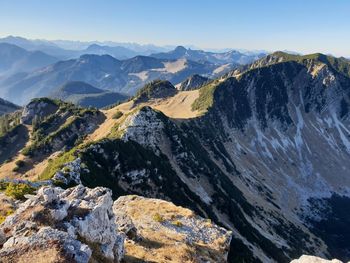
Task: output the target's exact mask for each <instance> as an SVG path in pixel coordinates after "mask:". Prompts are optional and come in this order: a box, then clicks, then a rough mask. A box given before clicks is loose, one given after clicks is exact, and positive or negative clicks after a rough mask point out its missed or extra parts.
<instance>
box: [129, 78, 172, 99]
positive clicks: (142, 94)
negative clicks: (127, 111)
mask: <svg viewBox="0 0 350 263" xmlns="http://www.w3.org/2000/svg"><path fill="white" fill-rule="evenodd" d="M169 92H176V89H175V87H174V86H173V85H172V84H171V83H170V82H169V81H167V80H160V79H157V80H153V81H151V82H150V83H147V84H146V85H145V86H144V87H143V88H141V89H139V90H138V91H137V93H136V95H135V101H147V100H149V99H152V98H154V97H158V96H157V95H160V94H164V95H167V94H168V93H169Z"/></svg>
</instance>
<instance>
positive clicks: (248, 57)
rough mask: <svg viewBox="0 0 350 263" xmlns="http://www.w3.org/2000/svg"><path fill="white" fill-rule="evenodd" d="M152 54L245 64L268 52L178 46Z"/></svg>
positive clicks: (168, 57) (154, 55)
mask: <svg viewBox="0 0 350 263" xmlns="http://www.w3.org/2000/svg"><path fill="white" fill-rule="evenodd" d="M151 56H152V57H155V58H160V59H180V58H186V59H189V60H193V61H208V62H211V63H215V64H226V63H235V64H240V65H244V64H248V63H251V62H253V61H255V60H257V59H260V58H262V57H264V56H266V53H247V54H246V53H241V52H239V51H236V50H230V51H227V52H223V53H214V52H207V51H203V50H193V49H186V48H185V47H183V46H178V47H176V48H175V49H174V50H172V51H169V52H163V53H157V54H152V55H151Z"/></svg>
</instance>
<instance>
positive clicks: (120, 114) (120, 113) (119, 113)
mask: <svg viewBox="0 0 350 263" xmlns="http://www.w3.org/2000/svg"><path fill="white" fill-rule="evenodd" d="M121 116H123V113H122V112H121V111H117V112H116V113H114V114H113V116H112V118H113V119H115V120H117V119H119V118H120V117H121Z"/></svg>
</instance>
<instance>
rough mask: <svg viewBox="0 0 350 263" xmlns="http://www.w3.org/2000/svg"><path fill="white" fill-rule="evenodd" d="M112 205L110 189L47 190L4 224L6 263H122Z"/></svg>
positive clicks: (1, 241)
mask: <svg viewBox="0 0 350 263" xmlns="http://www.w3.org/2000/svg"><path fill="white" fill-rule="evenodd" d="M112 205H113V200H112V194H111V191H110V190H109V189H107V188H102V187H97V188H94V189H89V188H86V187H84V186H82V185H78V186H76V187H74V188H70V189H67V190H63V189H61V188H55V187H51V186H49V187H42V188H41V189H39V191H38V193H37V195H35V196H29V199H28V200H27V201H26V202H24V203H23V204H21V205H20V206H19V208H18V209H17V210H16V212H15V213H14V214H13V215H11V216H9V217H7V218H6V220H5V221H4V223H3V224H2V225H0V246H1V247H2V248H1V250H0V258H1V260H0V261H1V262H14V261H16V262H24V261H26V262H34V261H33V258H32V257H34V255H35V262H81V263H85V262H120V260H121V259H122V258H123V255H124V234H122V233H118V232H117V231H116V229H117V226H116V225H115V218H114V214H113V212H112Z"/></svg>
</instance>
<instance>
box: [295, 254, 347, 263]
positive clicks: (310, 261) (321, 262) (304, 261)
mask: <svg viewBox="0 0 350 263" xmlns="http://www.w3.org/2000/svg"><path fill="white" fill-rule="evenodd" d="M290 263H342V262H341V261H340V260H337V259H332V260H328V259H323V258H319V257H315V256H308V255H302V256H301V257H300V258H299V259H294V260H292V261H291V262H290Z"/></svg>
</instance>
